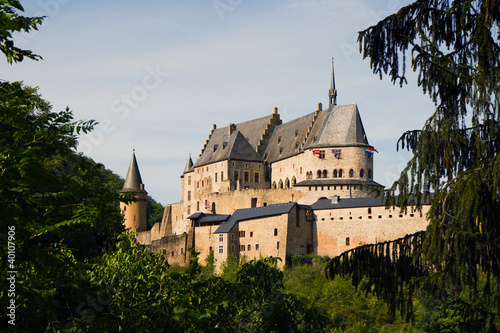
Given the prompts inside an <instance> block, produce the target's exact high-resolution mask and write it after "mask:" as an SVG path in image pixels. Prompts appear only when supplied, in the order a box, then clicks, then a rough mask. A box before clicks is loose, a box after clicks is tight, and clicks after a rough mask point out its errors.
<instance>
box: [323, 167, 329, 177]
mask: <svg viewBox="0 0 500 333" xmlns="http://www.w3.org/2000/svg"><path fill="white" fill-rule="evenodd" d="M323 178H328V171H326V169H325V170H323Z"/></svg>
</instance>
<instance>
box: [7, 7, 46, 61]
mask: <svg viewBox="0 0 500 333" xmlns="http://www.w3.org/2000/svg"><path fill="white" fill-rule="evenodd" d="M19 12H24V8H23V6H22V5H21V3H20V2H19V0H0V50H1V51H2V52H3V54H5V56H6V57H7V62H8V63H10V64H12V62H21V61H23V59H24V57H28V58H30V59H33V60H39V59H42V57H41V56H39V55H37V54H35V53H33V52H32V51H30V50H23V49H20V48H18V47H16V46H15V45H14V41H13V39H12V33H16V32H30V31H31V30H38V26H39V25H41V24H42V20H43V19H44V17H26V16H22V15H19Z"/></svg>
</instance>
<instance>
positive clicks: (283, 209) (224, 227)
mask: <svg viewBox="0 0 500 333" xmlns="http://www.w3.org/2000/svg"><path fill="white" fill-rule="evenodd" d="M296 204H297V203H296V202H287V203H281V204H275V205H269V206H265V207H255V208H244V209H237V210H235V211H234V213H233V215H231V217H230V218H229V219H228V220H227V221H225V222H223V223H222V224H221V225H220V226H219V228H217V230H216V231H215V232H214V233H216V234H217V233H227V232H230V231H231V229H233V227H234V225H235V224H236V223H237V222H240V221H245V220H252V219H257V218H263V217H269V216H276V215H283V214H288V213H289V212H290V211H291V210H292V208H293V207H294V206H295V205H296Z"/></svg>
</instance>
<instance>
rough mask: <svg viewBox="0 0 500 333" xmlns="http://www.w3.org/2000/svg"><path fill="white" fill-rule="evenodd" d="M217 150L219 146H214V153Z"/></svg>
mask: <svg viewBox="0 0 500 333" xmlns="http://www.w3.org/2000/svg"><path fill="white" fill-rule="evenodd" d="M217 148H219V145H214V153H215V152H216V151H217Z"/></svg>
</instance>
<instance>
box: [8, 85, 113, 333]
mask: <svg viewBox="0 0 500 333" xmlns="http://www.w3.org/2000/svg"><path fill="white" fill-rule="evenodd" d="M94 125H95V122H94V121H92V120H91V121H73V116H72V113H71V111H69V110H65V111H61V112H52V111H51V106H50V104H49V103H48V102H47V101H45V100H44V99H42V98H41V96H40V95H39V94H38V93H37V90H36V89H35V88H30V87H25V86H23V85H22V84H21V83H19V82H14V83H9V82H0V216H1V217H2V218H1V219H0V230H1V231H0V232H1V233H3V234H6V233H8V235H9V238H8V241H2V242H1V248H2V251H1V253H2V255H1V262H0V266H1V273H0V275H1V282H0V284H1V286H2V288H1V290H0V299H1V300H0V304H1V310H0V318H1V322H0V327H1V328H2V330H3V329H4V328H8V327H9V328H11V329H14V328H17V329H21V330H25V331H31V332H37V331H45V330H46V329H47V328H48V325H49V323H50V322H53V321H58V320H60V319H61V318H64V317H65V316H67V315H68V314H69V313H71V311H73V310H74V309H72V308H71V305H69V304H70V303H71V302H69V301H68V300H71V299H72V298H73V296H74V295H75V293H85V290H84V289H83V290H81V289H79V288H80V287H79V282H80V281H81V275H82V272H83V271H84V270H85V265H86V262H87V261H88V260H92V259H93V258H95V257H97V256H99V255H101V254H102V253H103V252H105V251H106V250H107V249H109V248H110V247H111V246H112V245H113V244H114V242H115V235H116V234H119V233H121V232H123V223H122V220H123V218H122V215H121V211H120V208H119V205H118V202H119V200H120V195H119V193H118V191H113V190H112V189H110V187H109V183H110V182H111V181H112V179H113V175H112V173H111V172H109V171H108V170H105V168H104V166H103V165H101V164H97V163H95V162H94V161H92V160H90V159H88V158H85V157H83V156H80V155H78V154H76V153H75V151H74V148H75V146H76V143H77V135H78V133H80V132H87V131H90V130H91V129H92V128H93V126H94ZM8 271H14V272H16V273H15V274H14V275H13V273H7V272H8ZM13 276H14V277H15V283H12V284H10V283H9V281H8V280H7V277H13ZM11 287H12V288H11ZM12 301H14V303H15V311H14V312H15V316H16V317H17V320H16V321H15V323H16V325H15V326H13V325H9V324H7V321H8V320H9V317H8V316H7V315H8V314H9V313H10V310H9V309H8V308H7V306H8V302H12Z"/></svg>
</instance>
